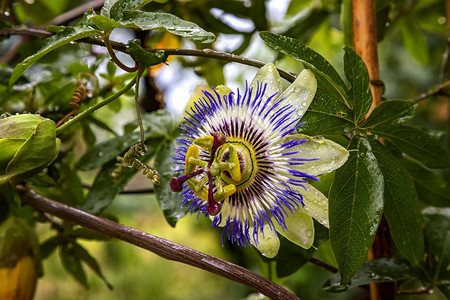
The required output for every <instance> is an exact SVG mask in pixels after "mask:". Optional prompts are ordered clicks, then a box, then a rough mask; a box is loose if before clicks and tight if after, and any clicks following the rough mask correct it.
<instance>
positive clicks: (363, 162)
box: [329, 136, 384, 284]
mask: <svg viewBox="0 0 450 300" xmlns="http://www.w3.org/2000/svg"><path fill="white" fill-rule="evenodd" d="M348 150H349V152H350V156H349V158H348V160H347V162H346V163H345V164H344V165H343V166H342V167H341V168H340V169H338V170H337V171H336V173H335V178H334V182H333V184H332V186H331V189H330V194H329V207H330V213H329V217H330V242H331V247H332V249H333V253H334V255H335V257H336V261H337V263H338V265H339V270H340V272H341V274H342V283H343V284H347V283H348V281H349V280H350V279H351V278H352V277H353V275H355V273H356V272H357V271H358V269H359V267H360V266H361V264H362V263H363V262H364V260H365V259H366V256H367V251H368V250H369V249H370V246H371V245H372V242H373V240H374V238H375V234H376V231H377V228H378V225H379V222H380V220H381V214H382V210H383V190H384V180H383V175H382V173H381V171H380V168H379V166H378V163H377V161H376V159H375V156H374V155H373V153H372V151H371V147H370V144H369V142H368V141H367V139H366V138H364V137H360V136H355V137H354V138H353V139H352V140H351V141H350V145H349V148H348Z"/></svg>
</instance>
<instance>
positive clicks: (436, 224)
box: [423, 207, 450, 280]
mask: <svg viewBox="0 0 450 300" xmlns="http://www.w3.org/2000/svg"><path fill="white" fill-rule="evenodd" d="M423 218H424V222H425V240H426V245H427V248H428V249H427V250H428V255H430V256H431V257H430V258H429V264H430V268H431V270H430V272H433V274H432V275H431V277H433V278H436V279H438V280H449V279H450V272H449V271H448V266H449V265H450V208H436V207H429V208H426V209H425V210H424V211H423Z"/></svg>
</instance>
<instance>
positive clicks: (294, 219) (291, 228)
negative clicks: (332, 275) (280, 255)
mask: <svg viewBox="0 0 450 300" xmlns="http://www.w3.org/2000/svg"><path fill="white" fill-rule="evenodd" d="M284 220H285V223H286V227H287V228H288V230H284V231H283V229H282V228H281V227H280V226H279V225H278V224H277V223H276V222H274V224H275V227H276V228H277V231H278V233H280V234H281V235H283V236H284V237H285V238H287V239H288V240H290V241H291V242H293V243H294V244H297V245H299V246H300V247H302V248H305V249H309V248H310V247H311V246H312V244H313V242H314V222H313V220H312V218H311V217H310V216H309V215H307V214H304V213H303V212H302V211H301V210H297V212H295V213H294V215H292V216H291V215H290V216H289V217H287V218H285V219H284Z"/></svg>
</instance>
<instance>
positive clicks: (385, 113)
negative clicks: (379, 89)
mask: <svg viewBox="0 0 450 300" xmlns="http://www.w3.org/2000/svg"><path fill="white" fill-rule="evenodd" d="M416 108H417V104H416V103H414V102H412V101H407V100H386V101H383V102H381V104H380V105H378V106H377V107H375V109H374V110H373V111H372V113H371V114H370V116H369V117H368V118H367V120H366V121H365V122H364V123H363V124H362V125H361V127H364V128H367V127H377V126H389V125H391V124H398V123H403V122H405V121H407V120H409V119H411V118H412V117H413V116H414V114H415V112H416Z"/></svg>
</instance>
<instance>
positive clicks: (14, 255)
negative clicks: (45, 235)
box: [0, 217, 42, 274]
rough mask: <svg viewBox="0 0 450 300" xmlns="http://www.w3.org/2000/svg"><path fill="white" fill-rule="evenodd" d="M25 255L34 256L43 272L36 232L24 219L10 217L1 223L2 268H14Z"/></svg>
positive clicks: (0, 255) (39, 271) (0, 259)
mask: <svg viewBox="0 0 450 300" xmlns="http://www.w3.org/2000/svg"><path fill="white" fill-rule="evenodd" d="M24 256H32V257H33V260H34V261H35V264H36V270H38V273H40V274H41V273H42V266H41V261H40V253H39V242H38V238H37V235H36V232H35V231H34V230H33V229H32V228H30V227H29V226H28V224H27V222H26V221H25V220H24V219H21V218H16V217H10V218H9V219H7V220H5V221H4V222H3V223H2V224H1V225H0V268H12V267H14V266H15V265H16V264H17V262H18V261H19V260H20V259H21V258H22V257H24Z"/></svg>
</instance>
